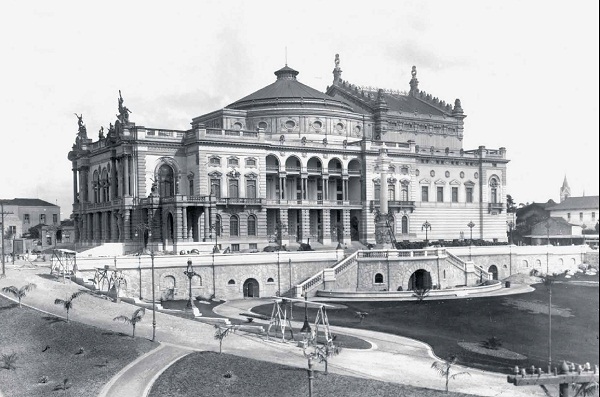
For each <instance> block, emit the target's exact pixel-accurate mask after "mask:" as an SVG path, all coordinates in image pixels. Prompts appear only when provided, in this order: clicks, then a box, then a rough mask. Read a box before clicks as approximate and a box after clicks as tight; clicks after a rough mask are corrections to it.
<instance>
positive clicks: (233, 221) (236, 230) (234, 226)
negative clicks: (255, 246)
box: [215, 214, 257, 236]
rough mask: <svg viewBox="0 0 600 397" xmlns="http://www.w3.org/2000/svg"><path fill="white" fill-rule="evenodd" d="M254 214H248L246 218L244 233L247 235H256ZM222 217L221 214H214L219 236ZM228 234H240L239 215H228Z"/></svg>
mask: <svg viewBox="0 0 600 397" xmlns="http://www.w3.org/2000/svg"><path fill="white" fill-rule="evenodd" d="M256 220H257V219H256V215H252V214H251V215H248V218H247V219H246V235H247V236H256V234H257V222H256ZM222 225H223V223H222V219H221V215H216V217H215V229H216V232H217V235H218V236H221V233H222V229H223V228H222ZM229 235H230V236H240V235H241V234H240V217H239V215H231V216H230V217H229Z"/></svg>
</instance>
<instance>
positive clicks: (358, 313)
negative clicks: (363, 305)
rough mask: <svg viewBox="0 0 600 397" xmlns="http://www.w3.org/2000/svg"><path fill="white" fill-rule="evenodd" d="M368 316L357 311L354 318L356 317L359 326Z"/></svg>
mask: <svg viewBox="0 0 600 397" xmlns="http://www.w3.org/2000/svg"><path fill="white" fill-rule="evenodd" d="M368 315H369V313H367V312H361V311H357V312H356V313H355V314H354V317H358V321H359V323H360V324H362V322H363V320H364V319H365V317H367V316H368Z"/></svg>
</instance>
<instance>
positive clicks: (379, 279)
mask: <svg viewBox="0 0 600 397" xmlns="http://www.w3.org/2000/svg"><path fill="white" fill-rule="evenodd" d="M375 284H383V274H381V273H377V274H376V275H375Z"/></svg>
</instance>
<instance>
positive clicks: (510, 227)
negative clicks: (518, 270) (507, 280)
mask: <svg viewBox="0 0 600 397" xmlns="http://www.w3.org/2000/svg"><path fill="white" fill-rule="evenodd" d="M507 223H508V230H509V233H510V244H509V245H508V259H509V268H508V275H509V276H511V275H512V245H513V244H514V241H513V229H514V227H515V223H514V222H513V221H508V222H507Z"/></svg>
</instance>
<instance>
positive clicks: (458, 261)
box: [446, 250, 467, 272]
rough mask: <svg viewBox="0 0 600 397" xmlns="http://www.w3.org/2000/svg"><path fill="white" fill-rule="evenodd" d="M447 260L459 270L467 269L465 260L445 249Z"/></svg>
mask: <svg viewBox="0 0 600 397" xmlns="http://www.w3.org/2000/svg"><path fill="white" fill-rule="evenodd" d="M446 255H447V259H446V260H447V262H448V263H449V264H451V265H453V266H454V267H456V268H458V269H459V270H460V271H462V272H465V271H466V270H467V264H466V263H465V261H463V260H462V259H460V258H459V257H458V256H456V255H454V254H452V253H451V252H449V251H448V250H446Z"/></svg>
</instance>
